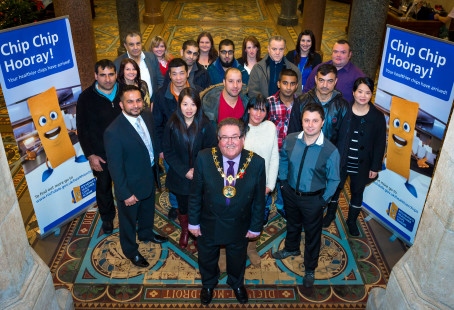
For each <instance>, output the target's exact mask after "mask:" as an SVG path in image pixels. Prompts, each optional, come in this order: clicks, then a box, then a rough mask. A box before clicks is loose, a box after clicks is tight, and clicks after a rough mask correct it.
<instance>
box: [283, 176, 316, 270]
mask: <svg viewBox="0 0 454 310" xmlns="http://www.w3.org/2000/svg"><path fill="white" fill-rule="evenodd" d="M282 197H283V198H284V209H285V212H286V213H287V236H286V237H285V249H286V250H287V251H297V250H299V248H300V243H301V229H302V228H303V227H304V235H305V237H304V239H305V245H304V266H305V269H306V272H307V271H315V268H317V266H318V257H319V255H320V246H321V237H322V224H323V206H324V203H323V202H322V200H323V199H322V198H321V195H317V196H298V195H297V194H296V193H295V192H294V191H293V189H292V188H291V187H290V186H289V185H288V184H287V183H284V186H283V188H282Z"/></svg>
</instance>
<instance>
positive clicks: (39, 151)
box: [0, 18, 96, 236]
mask: <svg viewBox="0 0 454 310" xmlns="http://www.w3.org/2000/svg"><path fill="white" fill-rule="evenodd" d="M0 54H1V58H0V72H1V74H0V83H1V86H2V91H3V96H4V97H5V102H6V107H7V109H8V114H9V118H10V121H11V126H12V130H13V133H14V137H15V139H16V142H17V146H18V152H19V155H20V160H21V163H22V168H23V169H24V173H25V178H26V180H27V185H28V189H29V192H30V197H31V200H32V202H33V208H34V211H35V214H36V218H37V220H38V226H39V233H40V234H41V236H45V235H47V234H49V233H51V232H52V231H53V230H55V229H57V228H58V227H60V226H61V225H63V224H64V223H66V222H68V221H70V220H71V219H73V218H74V217H75V216H77V215H78V214H80V213H81V212H84V211H85V210H86V209H87V208H89V207H90V206H92V205H93V204H94V203H95V202H96V198H95V191H96V179H95V178H94V176H93V173H92V170H91V168H90V165H89V163H88V161H87V159H86V158H85V156H84V154H83V152H82V149H81V147H80V143H79V139H78V136H77V128H76V118H75V115H76V103H77V99H78V97H79V94H80V93H81V92H82V88H81V85H80V79H79V72H78V69H77V62H76V57H75V53H74V46H73V43H72V37H71V29H70V26H69V20H68V18H56V19H52V20H47V21H44V22H39V23H34V24H29V25H24V26H20V27H16V28H10V29H5V30H2V31H0Z"/></svg>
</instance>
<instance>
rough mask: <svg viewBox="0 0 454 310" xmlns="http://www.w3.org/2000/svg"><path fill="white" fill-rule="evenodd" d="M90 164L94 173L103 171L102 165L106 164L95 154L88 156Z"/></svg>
mask: <svg viewBox="0 0 454 310" xmlns="http://www.w3.org/2000/svg"><path fill="white" fill-rule="evenodd" d="M88 162H89V163H90V168H91V169H92V170H94V171H103V169H102V166H101V163H103V164H105V163H106V161H105V160H104V159H102V158H101V157H99V156H98V155H95V154H93V155H90V156H88Z"/></svg>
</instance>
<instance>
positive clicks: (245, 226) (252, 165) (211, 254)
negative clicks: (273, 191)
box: [189, 118, 266, 305]
mask: <svg viewBox="0 0 454 310" xmlns="http://www.w3.org/2000/svg"><path fill="white" fill-rule="evenodd" d="M218 139H219V143H218V147H214V148H212V149H205V150H202V151H200V152H199V154H198V155H197V159H196V164H195V168H194V178H193V182H192V185H191V194H190V196H189V231H190V232H191V233H192V234H193V235H194V236H195V237H197V245H198V264H199V270H200V275H201V277H202V286H203V287H202V290H201V292H200V301H201V303H202V304H203V305H208V304H209V303H210V302H211V300H212V299H213V293H214V288H215V287H216V285H217V284H218V279H219V275H220V273H219V267H218V260H219V253H220V248H221V246H225V249H226V256H227V275H228V278H227V284H228V285H229V286H230V287H231V288H232V289H233V292H234V294H235V297H236V299H237V300H238V302H239V303H241V304H244V303H247V302H248V295H247V291H246V288H245V287H244V272H245V269H246V258H247V255H246V250H247V245H248V241H249V239H250V238H251V239H252V238H256V237H257V236H259V235H260V232H261V231H262V228H263V212H264V207H265V195H263V193H264V192H265V182H266V177H265V161H264V159H263V158H261V157H260V156H258V155H256V154H254V153H253V152H250V151H247V150H244V149H243V147H244V124H243V122H242V121H241V120H238V119H235V118H226V119H224V120H223V121H221V122H220V123H219V125H218Z"/></svg>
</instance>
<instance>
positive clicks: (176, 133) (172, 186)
mask: <svg viewBox="0 0 454 310" xmlns="http://www.w3.org/2000/svg"><path fill="white" fill-rule="evenodd" d="M162 144H163V145H162V146H163V151H164V157H165V159H166V161H167V163H168V164H169V170H168V171H167V176H166V187H167V188H168V189H169V190H170V191H171V192H172V193H174V194H175V196H176V198H177V201H178V220H179V222H180V226H181V235H180V240H179V245H180V247H181V248H183V249H184V248H186V247H187V246H188V239H189V231H188V197H189V189H190V184H191V180H192V177H193V173H194V163H195V159H196V156H197V153H198V152H199V151H200V150H202V149H205V148H210V147H213V146H216V145H217V139H216V131H215V129H214V127H213V126H212V125H211V122H210V121H209V120H208V118H207V117H206V116H205V114H203V111H202V107H201V101H200V97H199V94H198V92H197V91H196V90H195V89H193V88H191V87H187V88H184V89H183V90H182V91H181V92H180V95H179V96H178V108H177V110H176V111H175V112H174V113H173V114H172V116H171V117H170V119H169V121H168V122H167V125H166V127H165V129H164V136H163V142H162Z"/></svg>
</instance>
